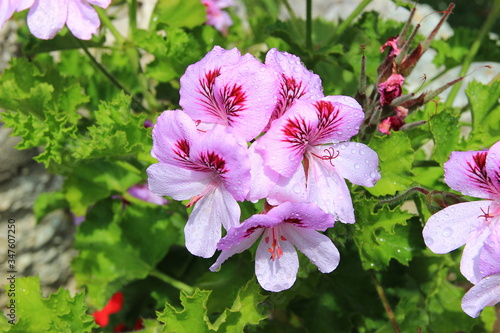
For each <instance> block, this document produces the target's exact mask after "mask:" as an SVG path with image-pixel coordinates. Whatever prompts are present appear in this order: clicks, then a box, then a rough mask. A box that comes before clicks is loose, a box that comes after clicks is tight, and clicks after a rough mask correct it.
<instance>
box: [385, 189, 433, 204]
mask: <svg viewBox="0 0 500 333" xmlns="http://www.w3.org/2000/svg"><path fill="white" fill-rule="evenodd" d="M414 192H420V193H423V194H424V195H427V194H429V191H427V190H426V189H425V188H422V187H418V186H415V187H412V188H410V189H408V190H406V191H405V192H403V193H401V194H399V195H396V196H394V197H392V198H390V199H382V200H379V201H378V204H379V205H383V204H390V203H394V202H398V201H403V200H405V199H406V198H408V197H409V196H410V194H413V193H414Z"/></svg>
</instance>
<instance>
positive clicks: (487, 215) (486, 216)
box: [478, 206, 495, 222]
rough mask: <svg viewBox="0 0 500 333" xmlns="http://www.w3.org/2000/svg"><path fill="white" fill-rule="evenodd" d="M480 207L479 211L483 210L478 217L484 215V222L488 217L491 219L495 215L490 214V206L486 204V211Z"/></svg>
mask: <svg viewBox="0 0 500 333" xmlns="http://www.w3.org/2000/svg"><path fill="white" fill-rule="evenodd" d="M479 209H481V211H482V212H483V215H479V216H478V217H484V218H485V220H486V222H488V219H492V218H494V217H495V216H494V215H491V214H490V207H489V206H488V212H487V213H485V212H484V210H483V209H482V208H479Z"/></svg>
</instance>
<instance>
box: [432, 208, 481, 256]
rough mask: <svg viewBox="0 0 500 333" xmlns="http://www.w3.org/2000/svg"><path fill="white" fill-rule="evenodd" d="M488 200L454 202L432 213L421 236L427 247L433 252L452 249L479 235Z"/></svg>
mask: <svg viewBox="0 0 500 333" xmlns="http://www.w3.org/2000/svg"><path fill="white" fill-rule="evenodd" d="M490 203H491V202H490V201H473V202H463V203H459V204H455V205H452V206H449V207H446V208H445V209H443V210H441V211H439V212H437V213H436V214H434V215H432V216H431V217H430V218H429V220H428V221H427V223H426V224H425V226H424V230H423V236H424V241H425V244H426V245H427V247H429V248H430V249H431V251H432V252H434V253H439V254H441V253H448V252H450V251H453V250H455V249H457V248H459V247H460V246H462V245H464V244H465V243H467V242H469V241H470V240H472V239H474V238H475V236H477V235H479V233H480V232H481V230H482V229H483V228H484V226H485V223H486V221H485V218H484V217H480V216H481V215H483V214H484V213H483V211H484V212H486V211H487V210H488V207H489V205H490Z"/></svg>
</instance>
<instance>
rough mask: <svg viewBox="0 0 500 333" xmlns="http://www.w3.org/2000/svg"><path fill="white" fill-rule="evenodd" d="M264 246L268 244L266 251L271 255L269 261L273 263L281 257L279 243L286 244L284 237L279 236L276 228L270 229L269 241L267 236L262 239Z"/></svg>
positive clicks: (281, 252) (281, 251)
mask: <svg viewBox="0 0 500 333" xmlns="http://www.w3.org/2000/svg"><path fill="white" fill-rule="evenodd" d="M264 241H265V242H266V244H270V245H269V248H268V249H267V250H268V251H269V253H270V254H271V258H270V259H271V260H272V261H275V260H276V259H279V258H281V256H282V255H283V250H282V249H281V247H280V241H283V242H286V241H287V239H286V238H285V236H283V235H281V234H280V232H279V230H277V228H276V227H274V228H271V239H270V238H269V236H266V238H265V239H264Z"/></svg>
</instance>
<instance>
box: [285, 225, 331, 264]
mask: <svg viewBox="0 0 500 333" xmlns="http://www.w3.org/2000/svg"><path fill="white" fill-rule="evenodd" d="M282 230H283V235H284V236H285V237H286V238H287V239H288V240H289V241H290V242H291V243H292V244H293V245H295V246H296V247H297V249H298V250H299V251H300V252H302V253H304V254H305V255H306V256H307V257H308V258H309V259H310V260H311V262H312V263H313V264H314V265H316V266H317V267H318V269H319V270H320V272H322V273H330V272H332V271H333V270H334V269H335V268H337V266H338V265H339V262H340V254H339V251H338V250H337V248H336V247H335V245H334V244H333V242H332V240H331V239H330V238H328V237H327V236H325V235H322V234H320V233H319V232H317V231H314V230H309V229H304V228H300V227H295V226H287V225H285V226H283V227H282Z"/></svg>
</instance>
